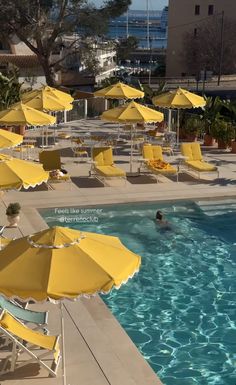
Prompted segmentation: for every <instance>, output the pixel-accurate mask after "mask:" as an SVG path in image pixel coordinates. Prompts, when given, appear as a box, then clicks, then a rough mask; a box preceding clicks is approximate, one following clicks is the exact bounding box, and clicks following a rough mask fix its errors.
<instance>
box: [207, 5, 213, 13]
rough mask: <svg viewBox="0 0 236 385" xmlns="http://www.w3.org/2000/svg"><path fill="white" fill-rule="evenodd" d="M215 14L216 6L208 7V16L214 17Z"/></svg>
mask: <svg viewBox="0 0 236 385" xmlns="http://www.w3.org/2000/svg"><path fill="white" fill-rule="evenodd" d="M213 13H214V5H208V15H213Z"/></svg>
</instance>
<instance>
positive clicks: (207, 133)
mask: <svg viewBox="0 0 236 385" xmlns="http://www.w3.org/2000/svg"><path fill="white" fill-rule="evenodd" d="M222 103H223V101H222V100H221V99H220V98H219V96H217V97H216V98H215V99H213V98H212V97H208V98H206V105H205V107H204V111H203V114H202V115H201V120H202V122H203V127H204V146H214V144H215V138H214V135H213V133H212V125H213V124H214V122H215V121H216V120H217V119H219V118H220V117H221V110H222Z"/></svg>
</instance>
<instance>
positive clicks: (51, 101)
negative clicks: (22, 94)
mask: <svg viewBox="0 0 236 385" xmlns="http://www.w3.org/2000/svg"><path fill="white" fill-rule="evenodd" d="M24 104H25V105H26V106H29V107H31V108H35V109H36V110H44V111H70V110H72V108H73V105H72V104H71V103H68V102H64V101H63V100H62V99H58V98H56V97H53V96H51V95H50V94H47V93H45V92H42V91H39V93H38V95H35V96H33V97H32V98H30V99H27V100H24Z"/></svg>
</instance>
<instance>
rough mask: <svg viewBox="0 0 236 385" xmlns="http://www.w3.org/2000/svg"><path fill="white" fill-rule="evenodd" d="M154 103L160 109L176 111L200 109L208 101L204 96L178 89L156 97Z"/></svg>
mask: <svg viewBox="0 0 236 385" xmlns="http://www.w3.org/2000/svg"><path fill="white" fill-rule="evenodd" d="M152 102H153V104H154V105H155V106H158V107H164V108H176V109H182V108H199V107H204V106H205V105H206V101H205V99H204V98H203V97H202V96H199V95H196V94H194V93H192V92H189V91H187V90H184V89H182V88H177V89H176V90H173V91H169V92H166V93H165V94H162V95H159V96H154V98H153V99H152Z"/></svg>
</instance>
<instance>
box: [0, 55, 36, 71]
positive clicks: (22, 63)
mask: <svg viewBox="0 0 236 385" xmlns="http://www.w3.org/2000/svg"><path fill="white" fill-rule="evenodd" d="M3 63H4V64H8V63H11V64H14V65H15V66H16V67H18V68H32V67H38V66H39V65H40V64H39V61H38V58H37V56H36V55H15V54H0V64H3Z"/></svg>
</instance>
